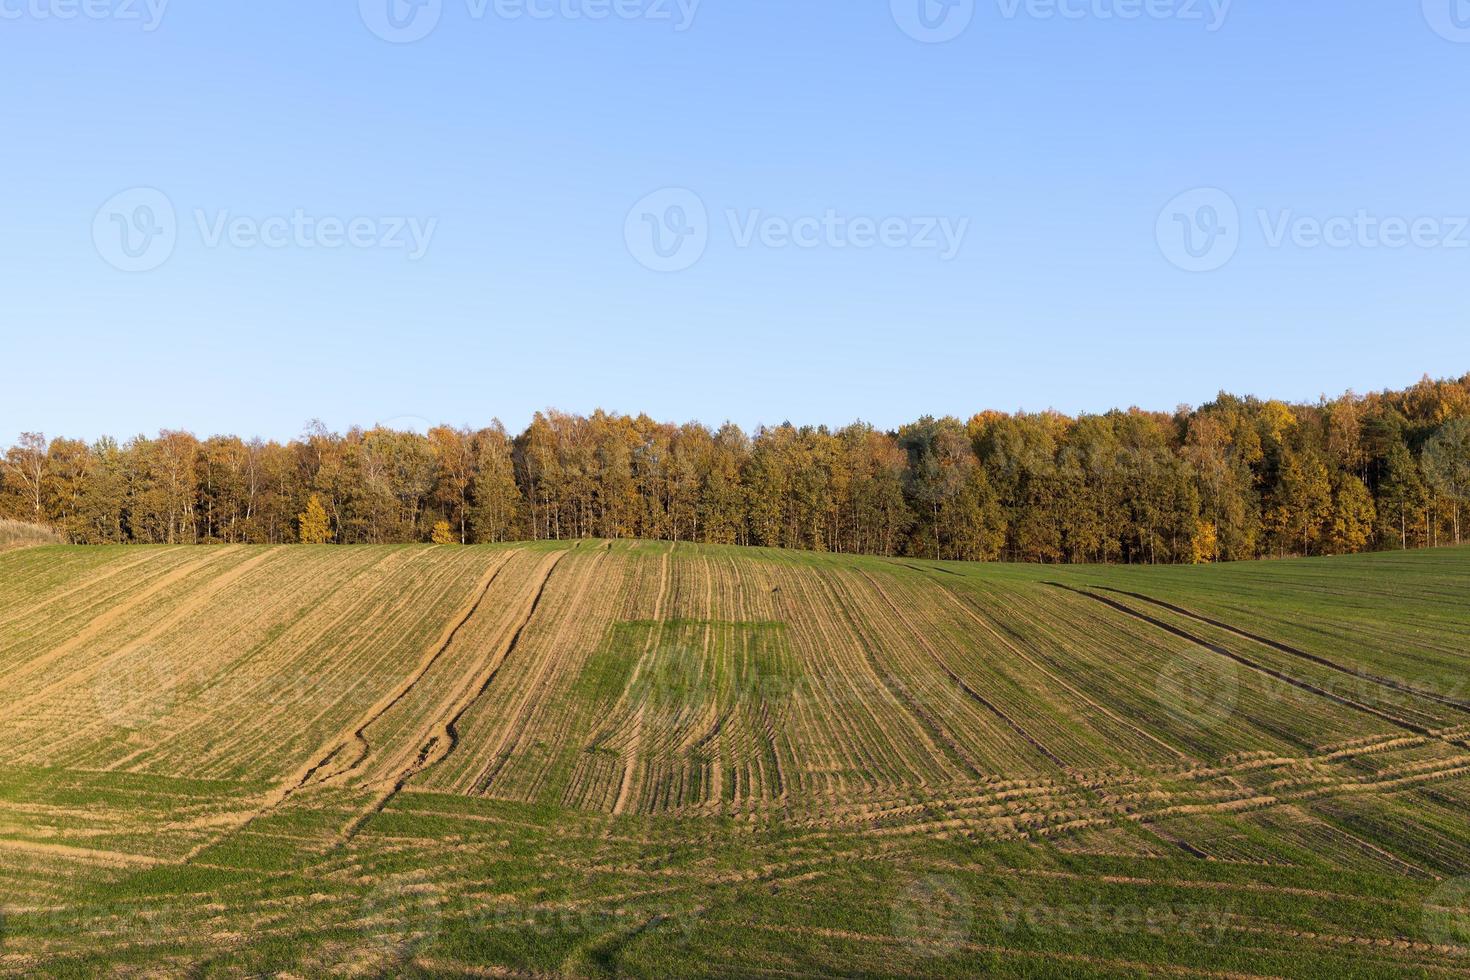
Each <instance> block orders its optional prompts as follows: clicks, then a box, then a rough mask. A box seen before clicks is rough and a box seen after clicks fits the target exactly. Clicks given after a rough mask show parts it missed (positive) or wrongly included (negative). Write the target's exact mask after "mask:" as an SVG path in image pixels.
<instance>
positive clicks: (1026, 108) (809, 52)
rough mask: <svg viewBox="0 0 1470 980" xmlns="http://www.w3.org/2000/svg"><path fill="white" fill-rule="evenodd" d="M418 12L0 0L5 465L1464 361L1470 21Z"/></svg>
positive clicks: (1391, 378) (587, 2) (1075, 400)
mask: <svg viewBox="0 0 1470 980" xmlns="http://www.w3.org/2000/svg"><path fill="white" fill-rule="evenodd" d="M150 2H151V4H152V7H151V8H150V6H149V3H150ZM388 2H389V0H361V2H360V3H358V2H350V0H334V2H331V3H311V4H307V3H300V2H294V3H287V2H284V0H282V2H276V0H261V2H256V3H251V4H220V3H205V2H204V0H169V2H167V3H164V0H0V64H3V66H4V67H3V69H0V70H3V73H4V78H5V80H6V82H7V96H6V98H5V99H4V100H3V103H0V131H3V133H4V139H3V141H0V230H3V234H0V270H3V271H0V283H3V307H0V331H3V334H4V336H3V338H0V339H3V350H4V351H5V352H6V360H7V361H9V362H10V364H9V366H8V367H7V370H5V371H4V378H5V381H4V384H3V385H0V439H8V438H10V437H12V436H13V435H14V434H15V433H18V432H20V431H21V430H32V429H41V430H44V431H46V432H47V433H49V434H53V435H59V434H67V435H74V436H82V437H88V438H90V437H94V436H97V435H99V434H102V433H111V434H115V435H120V436H128V435H131V434H136V433H138V432H152V431H154V430H157V429H158V428H161V427H182V428H188V429H191V430H193V431H195V432H197V433H198V434H200V435H207V434H211V433H214V432H221V431H225V432H236V433H239V434H242V435H247V436H248V435H257V434H258V435H262V436H266V437H276V438H284V437H289V436H292V435H294V434H296V433H298V432H299V431H301V429H302V427H303V424H304V423H305V422H306V420H308V419H311V418H314V417H319V418H321V419H322V420H323V421H325V422H326V423H327V424H328V425H329V426H331V427H334V428H345V427H346V426H348V425H351V424H354V423H363V424H372V423H374V422H388V421H396V422H398V423H399V424H406V425H416V424H421V423H419V422H418V421H417V420H427V421H430V422H439V421H446V422H450V423H455V424H459V423H469V424H481V423H484V422H486V421H488V420H489V419H490V418H492V417H496V416H498V417H500V418H502V419H503V420H504V421H505V422H506V424H507V425H509V426H511V427H513V428H516V427H519V426H522V425H524V424H525V423H526V422H527V421H528V420H529V418H530V415H531V413H532V412H533V411H535V410H536V409H538V408H542V407H546V406H556V407H558V408H562V409H564V410H569V411H590V410H591V409H593V408H594V407H597V406H602V407H605V408H608V409H613V410H619V411H626V412H637V411H647V412H649V413H650V414H652V415H654V416H655V417H657V418H660V419H669V420H676V421H682V420H686V419H691V418H694V419H700V420H703V421H705V422H708V423H711V424H718V423H719V422H721V421H723V420H725V419H732V420H734V421H736V422H738V423H740V424H742V425H745V426H753V425H754V424H756V423H759V422H780V421H783V420H786V419H790V420H793V421H799V422H812V423H829V424H842V423H845V422H848V421H851V420H852V419H854V418H859V417H860V418H863V419H866V420H868V421H871V422H873V423H875V424H877V425H880V426H883V427H890V426H895V425H898V424H901V423H902V422H905V421H908V420H911V419H913V418H915V417H917V416H919V415H922V414H957V415H961V416H967V415H969V414H970V413H973V412H975V411H978V410H981V409H985V408H998V409H1005V410H1014V409H1017V408H1026V409H1032V410H1038V409H1044V408H1048V407H1055V408H1057V409H1061V410H1063V411H1068V412H1077V411H1102V410H1106V409H1108V408H1110V407H1114V406H1119V407H1126V406H1127V405H1130V404H1139V405H1142V406H1144V407H1147V408H1155V409H1171V408H1173V407H1174V406H1175V405H1176V404H1178V403H1181V402H1187V403H1193V404H1198V403H1201V402H1203V401H1206V400H1208V399H1210V398H1211V397H1212V396H1213V395H1214V393H1215V392H1216V391H1217V390H1219V389H1221V388H1226V389H1230V390H1233V391H1236V392H1240V393H1257V394H1261V395H1265V396H1279V397H1285V398H1291V399H1314V398H1315V397H1316V396H1317V395H1319V394H1321V393H1323V392H1326V393H1329V394H1335V393H1337V392H1339V391H1341V390H1343V389H1345V388H1348V387H1354V388H1356V389H1358V390H1368V389H1375V388H1382V387H1388V386H1392V387H1398V386H1402V385H1406V384H1410V383H1412V382H1413V381H1415V380H1416V379H1417V378H1418V377H1419V376H1420V375H1421V374H1422V373H1425V372H1429V373H1431V374H1435V375H1451V374H1453V375H1459V374H1461V373H1463V372H1465V371H1467V370H1470V330H1467V323H1470V317H1467V313H1470V292H1467V291H1466V289H1465V283H1466V281H1467V272H1470V231H1467V230H1465V228H1464V225H1465V224H1466V223H1467V222H1466V219H1465V218H1464V217H1463V216H1467V215H1470V193H1467V186H1470V185H1467V183H1466V180H1465V161H1466V159H1467V153H1466V150H1467V143H1470V136H1467V131H1466V129H1465V126H1464V93H1465V91H1466V89H1467V82H1470V3H1467V2H1466V0H1422V7H1421V2H1420V0H1412V2H1407V0H1406V2H1402V3H1392V4H1389V3H1382V2H1380V0H1344V2H1341V3H1335V4H1327V3H1283V2H1280V0H1234V2H1233V3H1230V4H1228V5H1223V0H1029V2H1023V0H974V2H973V3H971V2H969V0H951V2H952V3H954V4H955V5H954V6H952V7H946V6H944V5H942V4H941V3H940V2H939V0H892V2H890V0H867V2H862V3H854V2H852V0H842V2H838V0H808V2H801V3H793V2H792V0H739V2H735V0H702V2H699V3H697V4H696V3H694V2H693V0H682V4H681V2H680V0H616V3H614V0H490V2H489V3H488V5H486V3H485V2H482V0H424V2H425V3H427V4H428V6H424V7H422V8H415V7H410V6H408V5H407V4H406V3H405V0H392V2H393V3H394V4H395V5H396V6H395V8H394V12H395V14H396V15H397V19H396V21H389V20H388V19H386V14H387V7H386V4H387V3H388ZM920 2H922V3H924V4H925V7H924V8H923V9H922V12H923V13H924V15H925V17H924V18H923V19H921V18H920V17H919V13H920V12H921V11H920V8H919V7H918V4H919V3H920ZM1452 4H1459V5H1460V6H1459V7H1454V6H1452ZM1222 5H1223V6H1222ZM533 13H534V14H535V16H532V14H533ZM1063 13H1065V14H1066V15H1065V16H1063V15H1062V14H1063ZM599 14H602V15H603V16H598V15H599ZM1128 14H1134V15H1135V16H1125V15H1128ZM415 18H418V19H415ZM393 23H396V24H400V25H406V27H404V28H403V30H402V31H401V32H398V33H395V30H394V28H392V27H391V26H390V24H393ZM924 25H928V26H927V27H926V26H924ZM375 29H376V31H377V33H375ZM418 33H423V34H424V36H423V37H421V38H419V39H417V40H411V39H410V36H411V35H416V34H418ZM950 34H954V35H955V36H953V37H952V38H950V39H949V40H945V41H943V43H933V42H936V41H937V40H938V39H940V38H942V37H947V36H948V35H950ZM380 35H386V38H385V37H384V36H380ZM139 189H147V190H139ZM1198 189H1212V190H1207V191H1198ZM1191 191H1196V193H1194V194H1192V195H1189V194H1186V192H1191ZM1221 193H1223V194H1224V196H1223V197H1221V196H1220V195H1221ZM159 195H162V196H161V198H160V197H159ZM1180 195H1185V196H1183V197H1181V196H1180ZM160 200H161V201H162V202H163V203H162V205H160V204H159V202H160ZM1181 202H1182V203H1181ZM145 207H146V208H147V210H142V209H143V208H145ZM675 207H677V208H679V209H680V210H673V209H674V208H675ZM1206 209H1208V213H1206ZM1232 209H1233V211H1232ZM165 210H171V211H172V217H171V218H170V216H169V215H168V214H166V213H164V212H165ZM413 229H417V237H415V235H414V233H413ZM942 229H948V233H949V237H948V239H946V237H945V235H944V234H942ZM1212 229H1218V231H1217V232H1216V233H1214V234H1211V231H1212ZM1314 229H1315V230H1316V234H1314ZM1186 230H1187V231H1189V232H1190V234H1191V236H1193V237H1192V238H1191V241H1192V242H1193V247H1194V249H1195V257H1194V258H1190V253H1189V252H1188V251H1187V250H1186V249H1183V248H1182V237H1179V236H1182V235H1183V233H1184V231H1186ZM349 231H350V234H349ZM655 231H657V233H658V235H659V236H660V237H659V239H658V240H657V241H655V240H654V239H653V238H652V236H653V235H654V234H655ZM675 231H685V232H690V233H691V234H688V235H685V236H683V237H677V236H675V235H674V234H673V233H674V232H675ZM125 232H126V234H127V235H128V236H129V237H128V239H127V241H128V242H130V243H131V244H130V246H129V247H130V249H131V251H132V252H133V253H135V254H134V257H132V258H129V257H128V253H127V252H124V251H121V250H120V246H121V244H122V243H123V242H124V238H123V237H122V236H123V234H124V233H125ZM145 232H150V233H151V234H150V235H149V236H147V237H145V236H144V233H145ZM1171 234H1173V235H1174V236H1176V238H1178V240H1174V239H1171V237H1170V236H1171ZM349 237H350V238H351V239H352V240H351V241H350V242H349V241H347V239H348V238H349ZM262 240H265V241H268V242H269V243H270V244H269V245H267V244H263V243H262ZM1325 240H1330V241H1332V242H1334V243H1335V244H1333V245H1327V244H1324V241H1325ZM655 244H657V245H658V246H659V247H660V248H662V249H663V250H664V252H665V253H666V254H665V256H664V257H662V258H660V257H659V253H658V252H657V251H656V250H654V248H653V246H654V245H655ZM329 246H331V247H329ZM952 246H957V247H952ZM420 253H421V254H420ZM130 265H132V266H136V267H140V268H134V270H133V271H126V270H127V269H128V268H129V267H130ZM650 266H651V267H650ZM1200 266H1203V267H1207V271H1189V269H1190V267H1200ZM141 267H146V268H145V269H144V268H141Z"/></svg>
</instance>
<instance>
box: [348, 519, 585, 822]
mask: <svg viewBox="0 0 1470 980" xmlns="http://www.w3.org/2000/svg"><path fill="white" fill-rule="evenodd" d="M575 547H576V546H575V545H574V546H573V550H575ZM568 553H569V552H568V551H560V552H558V553H557V555H556V557H555V558H553V559H552V561H551V563H550V565H548V566H547V569H546V573H545V574H544V575H543V576H542V577H541V582H540V584H539V585H538V586H537V588H536V595H535V597H534V598H532V600H531V605H530V608H529V609H528V610H527V611H526V615H525V618H523V619H522V620H521V624H520V626H518V627H517V628H516V631H515V633H514V634H513V635H512V636H511V638H510V642H509V643H507V644H506V647H505V649H504V650H503V651H501V653H500V655H499V656H498V657H496V658H495V661H494V666H493V667H491V668H490V671H489V673H488V674H486V675H485V678H484V680H483V682H482V683H480V684H479V685H478V687H477V688H476V690H475V692H474V693H473V694H472V695H470V696H469V697H468V698H466V699H465V700H464V701H463V703H462V704H460V706H459V708H458V710H456V711H455V713H454V715H453V716H452V717H451V718H450V719H449V720H448V721H447V722H445V723H444V726H443V728H442V729H441V730H440V731H439V732H437V733H436V734H434V735H432V736H430V737H429V739H428V740H427V741H426V742H424V743H423V745H422V747H420V749H419V754H418V758H417V759H415V760H414V762H413V764H412V765H410V766H409V767H408V768H407V769H405V770H404V771H403V772H401V773H399V775H398V777H397V779H395V780H394V781H393V784H392V785H391V786H390V787H389V788H388V789H387V790H386V791H385V792H383V793H382V794H380V795H379V796H378V798H377V799H376V800H374V801H373V803H372V805H371V806H369V807H368V808H367V810H365V811H364V812H362V813H360V814H358V816H356V817H354V818H353V820H352V821H351V822H350V823H348V825H347V826H346V827H345V828H344V829H343V832H342V838H341V842H343V843H345V842H346V841H350V840H351V839H352V838H354V837H355V836H357V834H358V833H359V832H360V831H361V830H362V828H363V827H364V826H365V825H366V824H367V822H368V821H369V820H371V819H372V818H373V817H374V816H376V815H377V814H379V813H382V812H383V810H384V809H386V808H387V806H388V804H389V803H390V802H392V800H393V798H394V797H395V796H397V795H398V794H399V793H400V792H401V791H402V790H403V787H404V786H405V785H406V784H407V783H408V781H409V780H410V779H412V778H413V777H414V776H417V775H419V774H420V773H422V772H426V771H427V770H429V769H432V768H434V767H435V766H437V765H439V764H440V763H441V762H443V761H444V760H445V759H447V758H449V756H450V755H452V754H453V753H454V750H455V749H457V748H459V722H460V721H461V720H462V719H463V718H464V716H465V714H466V713H467V712H468V711H469V710H470V709H471V708H472V707H474V706H475V704H476V703H478V702H479V700H480V698H481V697H483V696H484V694H485V692H486V691H488V690H489V689H490V685H491V684H493V683H494V682H495V678H496V677H497V676H499V674H500V669H501V668H502V667H504V666H505V664H506V662H507V661H508V660H509V659H510V657H511V654H513V653H514V652H515V649H516V646H517V644H519V643H520V640H521V635H522V634H523V633H525V631H526V627H527V626H529V625H530V623H531V620H532V619H533V618H535V616H536V609H537V607H538V606H540V605H541V599H542V597H543V596H544V595H545V594H546V586H547V584H548V583H549V582H550V581H551V575H552V572H554V571H556V567H557V565H558V564H560V563H561V560H562V559H563V558H565V557H566V556H567V554H568ZM481 598H483V595H482V596H481ZM475 605H476V607H478V605H479V603H478V602H477V603H476V604H475ZM470 615H473V610H471V612H470V614H469V615H466V616H465V620H466V621H467V620H468V619H469V618H470ZM460 625H463V622H461V624H460ZM455 632H458V628H456V629H455ZM449 639H450V640H452V639H453V636H450V638H449ZM445 645H446V646H447V645H448V641H446V643H445ZM497 772H498V770H497ZM491 778H493V776H492V777H491Z"/></svg>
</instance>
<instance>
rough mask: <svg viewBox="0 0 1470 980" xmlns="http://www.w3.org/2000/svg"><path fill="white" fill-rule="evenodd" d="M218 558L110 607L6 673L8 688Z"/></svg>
mask: <svg viewBox="0 0 1470 980" xmlns="http://www.w3.org/2000/svg"><path fill="white" fill-rule="evenodd" d="M217 557H218V555H207V556H205V557H203V558H200V559H199V560H197V561H191V562H189V563H188V564H186V565H182V566H180V567H179V568H176V569H174V570H173V571H171V572H169V573H168V574H167V575H165V576H163V577H162V578H160V579H159V580H158V581H156V582H154V583H153V584H152V585H150V586H148V587H147V588H144V589H142V590H141V591H139V592H138V593H137V594H136V595H133V596H130V597H129V598H127V599H124V600H123V601H122V602H121V603H119V604H118V605H116V606H113V607H112V608H111V609H109V610H107V611H106V612H104V613H102V614H101V615H100V616H98V617H97V618H95V619H93V620H92V621H91V622H90V623H88V624H87V625H86V626H84V627H82V628H81V629H79V630H77V632H76V633H75V634H73V635H72V637H71V638H70V639H68V640H67V641H66V642H64V643H62V644H61V645H59V646H56V647H52V648H51V649H50V650H48V651H46V652H45V653H43V654H42V655H41V656H39V657H37V658H36V659H34V660H31V661H29V662H28V663H26V664H25V665H24V666H22V667H18V668H16V669H15V670H12V671H9V672H8V673H9V676H8V677H7V678H6V684H7V686H9V687H10V688H11V689H12V690H14V689H15V687H16V685H18V684H19V682H20V681H22V680H24V679H25V678H26V677H29V676H30V675H32V674H35V673H37V672H39V671H41V670H44V669H45V668H47V667H49V666H51V665H52V664H53V663H55V662H56V661H58V660H60V659H61V658H62V657H65V656H66V655H67V654H69V653H71V652H73V651H74V650H76V649H77V648H79V647H81V646H84V645H85V644H87V643H90V642H91V641H92V640H93V639H95V638H96V637H98V636H100V635H101V634H103V633H105V632H107V631H108V630H110V629H112V627H113V626H115V625H116V624H117V622H118V620H120V619H122V618H123V617H124V616H126V615H127V614H128V613H130V612H132V611H133V610H134V609H137V608H138V607H139V606H141V605H143V604H144V603H145V602H147V601H148V600H149V599H152V598H153V597H154V596H156V595H158V594H159V593H161V592H165V591H167V590H168V589H170V588H172V587H173V586H175V585H178V584H179V583H180V582H182V581H183V580H184V579H186V578H188V577H189V576H190V575H192V574H194V573H195V572H197V571H198V570H199V569H201V568H203V567H204V566H205V565H208V564H209V563H211V562H212V561H214V559H215V558H217ZM32 700H34V698H27V699H26V701H25V702H22V703H29V702H30V701H32ZM9 711H10V712H11V713H12V717H14V716H17V715H19V714H20V707H19V706H13V707H11V708H10V709H9Z"/></svg>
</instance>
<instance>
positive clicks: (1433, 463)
mask: <svg viewBox="0 0 1470 980" xmlns="http://www.w3.org/2000/svg"><path fill="white" fill-rule="evenodd" d="M1424 475H1425V476H1426V477H1428V479H1429V485H1430V487H1432V488H1433V490H1434V492H1435V493H1436V494H1438V495H1439V496H1440V497H1442V498H1444V499H1445V500H1448V501H1449V502H1450V509H1451V510H1452V511H1453V513H1454V525H1455V544H1459V543H1460V507H1461V505H1462V504H1464V502H1465V500H1466V498H1467V497H1470V418H1459V419H1455V420H1454V421H1452V422H1447V423H1445V424H1444V425H1443V426H1441V427H1440V428H1439V431H1437V432H1435V434H1434V435H1433V436H1432V437H1431V438H1430V440H1429V441H1428V442H1427V443H1425V444H1424Z"/></svg>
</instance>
